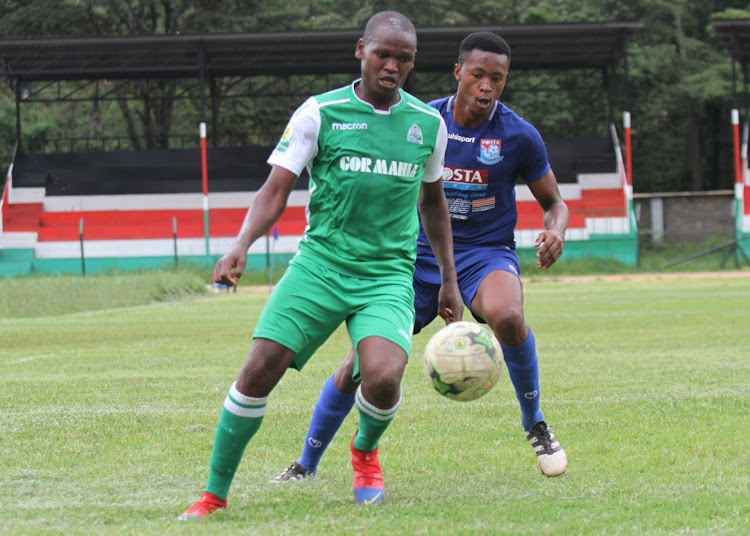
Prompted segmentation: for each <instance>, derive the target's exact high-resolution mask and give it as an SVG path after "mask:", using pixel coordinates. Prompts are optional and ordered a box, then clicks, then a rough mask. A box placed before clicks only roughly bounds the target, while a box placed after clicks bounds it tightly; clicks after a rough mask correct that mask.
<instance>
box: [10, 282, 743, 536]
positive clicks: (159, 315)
mask: <svg viewBox="0 0 750 536" xmlns="http://www.w3.org/2000/svg"><path fill="white" fill-rule="evenodd" d="M87 280H88V278H87ZM53 281H58V280H57V279H53ZM5 284H6V282H3V286H2V288H0V290H4V289H5V288H6V287H5ZM158 287H159V285H156V288H158ZM266 298H267V294H265V293H254V292H249V291H247V290H243V291H241V292H239V293H237V294H222V295H213V294H207V295H205V296H199V297H187V298H183V299H180V300H178V301H162V302H158V301H156V302H154V301H153V300H150V299H149V300H148V301H150V302H151V303H149V304H148V305H145V306H144V305H141V306H136V307H124V306H121V305H118V306H117V308H114V309H104V310H99V311H88V312H69V313H64V314H47V315H45V316H30V315H29V314H26V315H22V317H20V318H0V377H1V378H2V388H0V486H1V487H2V489H3V491H4V493H3V499H2V501H0V502H1V503H2V507H1V508H0V533H3V534H66V535H67V534H86V535H91V534H117V535H120V534H138V535H140V534H248V533H250V534H274V535H275V534H308V535H317V534H328V535H333V534H389V535H390V534H404V535H411V534H442V533H449V534H519V535H520V534H524V535H526V534H530V533H532V534H541V535H544V534H550V535H552V534H555V535H587V534H591V535H599V534H608V535H610V534H611V535H626V534H627V535H630V534H633V535H636V534H637V535H640V534H653V535H685V534H695V535H708V534H711V535H717V534H719V535H723V534H737V535H739V534H747V530H748V527H749V526H750V454H748V452H749V451H748V448H747V441H748V439H747V438H748V432H747V431H748V429H750V417H749V415H750V359H749V358H750V355H749V354H748V336H747V333H748V325H750V307H748V303H750V278H735V279H720V280H718V279H701V280H691V279H677V280H656V281H654V280H646V281H636V280H628V281H616V282H613V281H603V280H597V281H591V282H561V281H545V280H534V281H532V282H529V283H527V284H526V313H527V317H528V319H529V321H530V323H531V324H532V327H533V329H534V331H535V334H536V337H537V342H538V346H539V354H540V368H541V375H542V400H543V408H544V409H545V413H546V417H547V419H548V420H549V421H550V422H551V423H552V425H553V427H554V429H555V432H556V434H557V436H558V437H559V439H560V440H561V442H562V443H563V445H564V446H565V448H566V450H567V452H568V457H569V460H570V465H569V467H568V471H567V473H566V474H565V475H563V476H562V477H559V478H555V479H548V478H545V477H543V476H542V475H541V474H540V473H539V470H538V469H537V467H536V463H535V459H534V458H535V457H534V454H533V452H532V450H531V448H530V447H529V446H528V445H527V444H526V440H525V439H524V438H523V435H522V433H521V430H520V422H519V418H518V417H519V416H518V409H517V402H516V401H515V398H514V396H513V394H512V388H511V386H510V382H509V381H508V379H507V375H505V376H504V377H503V378H502V380H501V383H500V384H499V386H498V387H496V389H495V390H494V391H493V392H492V393H490V394H488V395H487V396H485V397H484V398H482V399H480V400H478V401H475V402H472V403H458V402H452V401H449V400H447V399H444V398H442V397H440V396H439V395H437V394H436V393H435V392H434V391H432V390H431V389H430V388H429V386H428V383H427V380H426V379H425V378H424V377H423V373H422V370H421V367H420V362H419V355H420V353H421V352H422V349H423V348H424V346H425V344H426V342H427V339H428V336H429V335H430V334H431V333H433V332H434V331H435V330H436V329H437V328H438V327H439V324H438V323H433V324H432V325H431V326H429V328H428V329H427V330H426V331H425V333H424V334H421V335H419V336H417V337H415V344H414V351H413V355H412V362H411V364H410V365H409V366H408V367H407V372H406V376H405V379H404V402H403V405H402V408H401V410H400V412H399V414H398V416H397V417H396V420H395V421H394V423H393V425H392V426H391V428H390V429H389V430H388V432H387V433H386V436H385V437H384V438H383V440H382V442H381V462H382V465H383V469H384V473H385V478H386V486H387V495H386V500H385V502H384V503H383V504H382V505H381V507H379V508H374V509H363V508H360V507H356V506H355V505H354V504H353V501H352V498H351V487H350V486H351V468H350V465H349V455H348V444H349V441H350V439H351V435H352V434H353V432H354V430H355V429H356V420H355V417H354V415H350V416H349V418H348V419H347V421H346V422H345V424H344V426H343V429H342V432H341V433H340V434H339V436H337V437H336V438H335V440H334V442H333V443H332V445H331V447H330V449H329V451H328V452H327V453H326V456H325V458H324V460H323V463H322V464H321V467H320V469H319V473H318V477H317V478H316V479H314V480H312V481H308V482H301V483H296V484H292V485H288V486H276V485H270V484H268V483H267V479H268V478H270V477H272V476H275V475H276V474H277V473H278V472H280V471H281V470H282V469H283V468H284V467H286V465H288V464H289V462H290V461H292V460H293V459H295V458H296V456H297V455H298V452H299V449H300V446H301V443H302V440H303V438H304V434H305V432H306V430H307V424H308V420H309V416H310V414H311V411H312V407H313V404H314V402H315V400H316V398H317V395H318V392H319V390H320V386H321V385H322V383H323V382H324V381H325V379H326V378H327V377H328V376H329V375H330V374H331V372H332V371H333V370H334V369H335V368H336V367H337V365H338V363H339V361H340V360H341V359H342V357H343V356H344V354H345V353H346V351H347V349H348V345H349V342H348V338H347V336H346V333H345V332H344V331H343V330H339V331H337V332H336V334H335V335H334V336H333V337H332V338H331V340H329V341H328V342H327V343H326V344H325V345H324V347H323V348H321V350H320V351H319V352H318V353H317V354H316V356H315V357H314V358H313V359H312V360H311V362H310V363H309V365H308V367H307V368H306V369H305V370H304V372H302V373H296V372H294V371H290V372H289V374H288V375H287V376H286V377H285V378H284V380H283V381H282V382H281V384H280V385H279V387H278V388H277V389H276V390H275V391H274V392H273V394H272V396H271V398H270V401H269V405H268V413H267V416H266V419H265V421H264V424H263V426H262V428H261V430H260V432H259V433H258V435H257V436H256V437H255V439H254V440H253V441H252V442H251V444H250V446H249V447H248V450H247V452H246V454H245V459H244V461H243V464H242V465H241V466H240V470H239V472H238V475H237V478H236V479H235V483H234V485H233V487H232V491H231V494H230V508H229V509H228V510H227V511H226V512H220V513H218V514H217V515H215V516H214V517H213V518H211V519H210V520H208V521H207V522H198V523H192V524H189V525H187V526H186V525H181V524H178V523H176V522H175V521H174V517H175V516H176V515H177V514H179V513H181V512H182V510H184V509H185V508H186V507H187V506H189V505H190V504H191V503H192V502H193V501H194V500H195V499H197V497H198V496H199V494H200V492H201V491H202V487H203V486H204V485H205V478H206V473H207V464H208V458H209V456H210V449H211V444H212V441H213V434H214V430H215V426H216V421H217V418H218V414H219V411H220V408H221V404H222V401H223V399H224V397H225V395H226V392H227V389H228V387H229V385H230V383H231V382H232V381H233V380H234V379H235V377H236V374H237V372H238V370H239V368H240V366H241V363H242V361H243V360H244V358H245V356H246V354H247V351H248V349H249V344H250V338H251V333H252V329H253V326H254V324H255V322H256V320H257V317H258V315H259V313H260V310H261V309H262V306H263V304H264V303H265V300H266Z"/></svg>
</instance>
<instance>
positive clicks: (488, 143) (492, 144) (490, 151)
mask: <svg viewBox="0 0 750 536" xmlns="http://www.w3.org/2000/svg"><path fill="white" fill-rule="evenodd" d="M502 159H503V155H502V154H500V140H481V148H480V149H479V156H478V157H477V160H479V161H480V162H481V163H482V164H487V165H488V166H491V165H494V164H497V163H498V162H500V161H501V160H502Z"/></svg>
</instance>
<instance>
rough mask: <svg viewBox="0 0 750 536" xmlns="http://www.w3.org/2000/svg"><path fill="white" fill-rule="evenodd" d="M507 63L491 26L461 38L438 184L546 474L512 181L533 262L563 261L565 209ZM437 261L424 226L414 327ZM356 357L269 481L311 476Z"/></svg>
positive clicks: (551, 452)
mask: <svg viewBox="0 0 750 536" xmlns="http://www.w3.org/2000/svg"><path fill="white" fill-rule="evenodd" d="M509 68H510V47H509V46H508V44H507V43H506V42H505V40H503V39H502V38H501V37H499V36H497V35H495V34H493V33H490V32H477V33H473V34H471V35H469V36H467V37H466V38H465V39H464V40H463V42H462V43H461V46H460V49H459V55H458V63H457V64H456V65H455V67H454V73H455V76H456V80H457V81H458V90H457V92H456V94H455V95H452V96H450V97H446V98H443V99H438V100H436V101H433V102H431V103H429V104H430V105H431V106H433V107H434V108H436V109H437V110H438V111H439V112H440V114H441V115H442V117H443V119H444V120H445V122H446V125H447V127H448V146H447V149H446V155H445V171H444V174H443V187H444V188H445V194H446V197H447V199H448V204H449V207H450V213H451V220H452V226H453V248H454V252H455V260H456V269H457V273H458V283H459V286H460V288H461V294H462V296H463V299H464V302H465V303H466V304H467V305H468V306H469V308H470V310H471V312H472V314H473V315H474V317H475V318H476V319H477V320H479V321H480V322H486V323H487V324H489V326H490V327H491V328H492V330H493V331H494V333H495V335H496V336H497V338H498V340H499V341H500V343H501V345H502V348H503V354H504V356H505V363H506V366H507V367H508V373H509V376H510V379H511V382H512V383H513V386H514V388H515V391H516V397H517V399H518V402H519V404H520V406H521V425H522V427H523V430H524V432H525V434H526V437H527V439H528V440H529V442H530V444H531V446H532V447H533V448H534V451H535V452H536V457H537V461H538V464H539V468H540V469H541V471H542V473H543V474H545V475H547V476H558V475H561V474H562V473H563V472H565V469H566V467H567V464H568V461H567V456H566V454H565V451H564V450H563V449H562V447H561V446H560V443H559V442H558V441H557V439H556V438H555V436H554V434H553V433H552V431H551V430H550V428H549V427H548V425H547V423H546V422H545V420H544V415H543V413H542V410H541V408H540V404H539V398H540V392H541V390H540V387H539V368H538V364H537V354H536V342H535V339H534V334H533V332H532V331H531V329H530V328H529V325H528V323H527V322H526V319H525V318H524V313H523V287H522V285H521V280H520V267H519V264H518V258H517V256H516V252H515V241H514V228H515V225H516V222H517V211H516V195H515V185H516V180H517V179H518V178H521V179H523V180H524V181H525V182H526V184H527V185H528V187H529V189H530V190H531V193H532V194H533V195H534V197H535V198H536V200H537V201H538V203H539V205H540V206H541V207H542V209H543V211H544V227H545V230H544V231H542V232H541V233H540V234H539V236H538V237H537V238H536V241H535V243H534V247H536V248H538V249H537V254H536V257H537V263H536V265H537V268H539V269H542V270H546V269H547V268H549V267H550V266H552V264H554V263H555V261H557V259H559V258H560V255H562V251H563V241H564V236H565V230H566V229H567V225H568V208H567V206H566V205H565V202H564V201H563V199H562V197H561V196H560V191H559V188H558V185H557V180H556V179H555V175H554V173H553V172H552V170H551V168H550V165H549V162H548V159H547V151H546V148H545V146H544V142H543V141H542V138H541V136H540V135H539V133H538V132H537V130H536V129H535V128H534V127H533V126H532V125H531V124H529V123H527V122H526V121H524V120H523V119H522V118H520V117H519V116H518V115H516V113H515V112H513V110H511V109H510V108H508V107H507V106H505V105H504V104H502V103H501V102H500V101H499V100H498V98H499V97H500V94H501V93H502V91H503V89H504V88H505V84H506V82H507V79H508V70H509ZM439 287H440V276H439V271H438V264H437V262H436V259H435V256H434V254H433V252H432V250H431V249H430V246H429V244H428V242H427V239H426V236H425V234H424V229H422V230H421V232H420V235H419V239H418V245H417V262H416V271H415V274H414V292H415V302H414V306H415V310H416V319H415V324H414V333H418V332H419V331H420V330H421V329H422V328H423V327H424V326H426V325H427V324H429V323H430V322H431V321H432V320H433V319H434V318H435V317H436V316H437V314H438V310H439V309H438V307H439V304H438V289H439ZM352 360H353V353H351V352H350V354H349V356H347V359H346V360H345V361H344V363H342V365H341V367H340V368H339V369H338V370H337V371H336V373H335V374H334V375H333V376H331V377H330V378H329V379H328V381H327V382H326V383H325V385H324V386H323V390H322V391H321V394H320V398H319V399H318V402H317V404H316V406H315V410H314V413H313V417H312V421H311V423H310V429H309V431H308V434H307V437H306V438H305V444H304V448H303V452H302V456H301V457H300V458H299V460H297V461H295V462H293V463H292V464H291V465H290V466H289V467H288V468H287V469H286V470H285V471H284V472H283V473H282V474H281V475H279V476H278V477H276V478H275V479H273V480H272V482H286V481H289V480H298V479H303V478H306V477H310V476H314V475H315V472H316V471H317V467H318V462H319V461H320V458H321V456H322V455H323V452H324V451H325V449H326V447H327V446H328V444H329V443H330V441H331V439H332V438H333V436H334V434H335V433H336V431H337V430H338V428H339V427H340V426H341V423H342V422H343V420H344V418H345V417H346V415H347V414H348V413H349V410H350V409H351V407H352V404H353V400H354V395H353V394H352V393H354V392H355V390H356V382H354V381H353V380H352V373H351V371H352Z"/></svg>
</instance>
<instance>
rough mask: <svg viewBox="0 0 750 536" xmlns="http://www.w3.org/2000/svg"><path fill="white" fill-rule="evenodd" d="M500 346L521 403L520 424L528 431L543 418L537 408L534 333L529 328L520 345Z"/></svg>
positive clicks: (537, 389) (536, 366) (537, 383)
mask: <svg viewBox="0 0 750 536" xmlns="http://www.w3.org/2000/svg"><path fill="white" fill-rule="evenodd" d="M501 346H502V348H503V355H504V357H505V366H507V367H508V375H509V376H510V381H511V382H513V387H514V388H515V390H516V398H518V402H519V403H520V404H521V425H522V426H523V429H524V430H526V431H527V432H528V431H529V430H531V428H532V427H533V426H534V425H535V424H536V423H538V422H539V421H543V420H544V414H543V413H542V410H541V409H540V408H539V395H540V393H539V362H538V361H537V357H536V340H535V339H534V333H533V332H532V331H531V330H529V338H528V339H526V342H524V343H523V344H521V345H520V346H505V345H504V344H501Z"/></svg>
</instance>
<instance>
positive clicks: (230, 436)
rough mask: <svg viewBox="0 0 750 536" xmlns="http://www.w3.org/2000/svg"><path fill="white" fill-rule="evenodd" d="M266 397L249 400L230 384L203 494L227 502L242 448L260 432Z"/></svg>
mask: <svg viewBox="0 0 750 536" xmlns="http://www.w3.org/2000/svg"><path fill="white" fill-rule="evenodd" d="M267 400H268V397H264V398H252V397H249V396H245V395H243V394H242V393H240V392H239V391H238V390H237V387H236V382H235V384H232V387H231V389H230V390H229V394H228V395H227V397H226V399H225V400H224V409H223V410H222V411H221V417H219V424H218V426H217V427H216V437H215V438H214V446H213V450H212V451H211V469H210V471H209V475H208V485H207V486H206V491H208V492H209V493H213V494H214V495H216V496H217V497H219V498H220V499H226V497H227V495H228V494H229V486H231V484H232V479H233V478H234V474H235V472H236V471H237V467H238V466H239V465H240V461H241V460H242V455H243V453H244V452H245V447H246V446H247V444H248V443H249V442H250V439H252V437H253V436H254V435H255V432H257V431H258V428H260V423H261V422H262V421H263V415H264V414H265V412H266V402H267Z"/></svg>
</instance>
